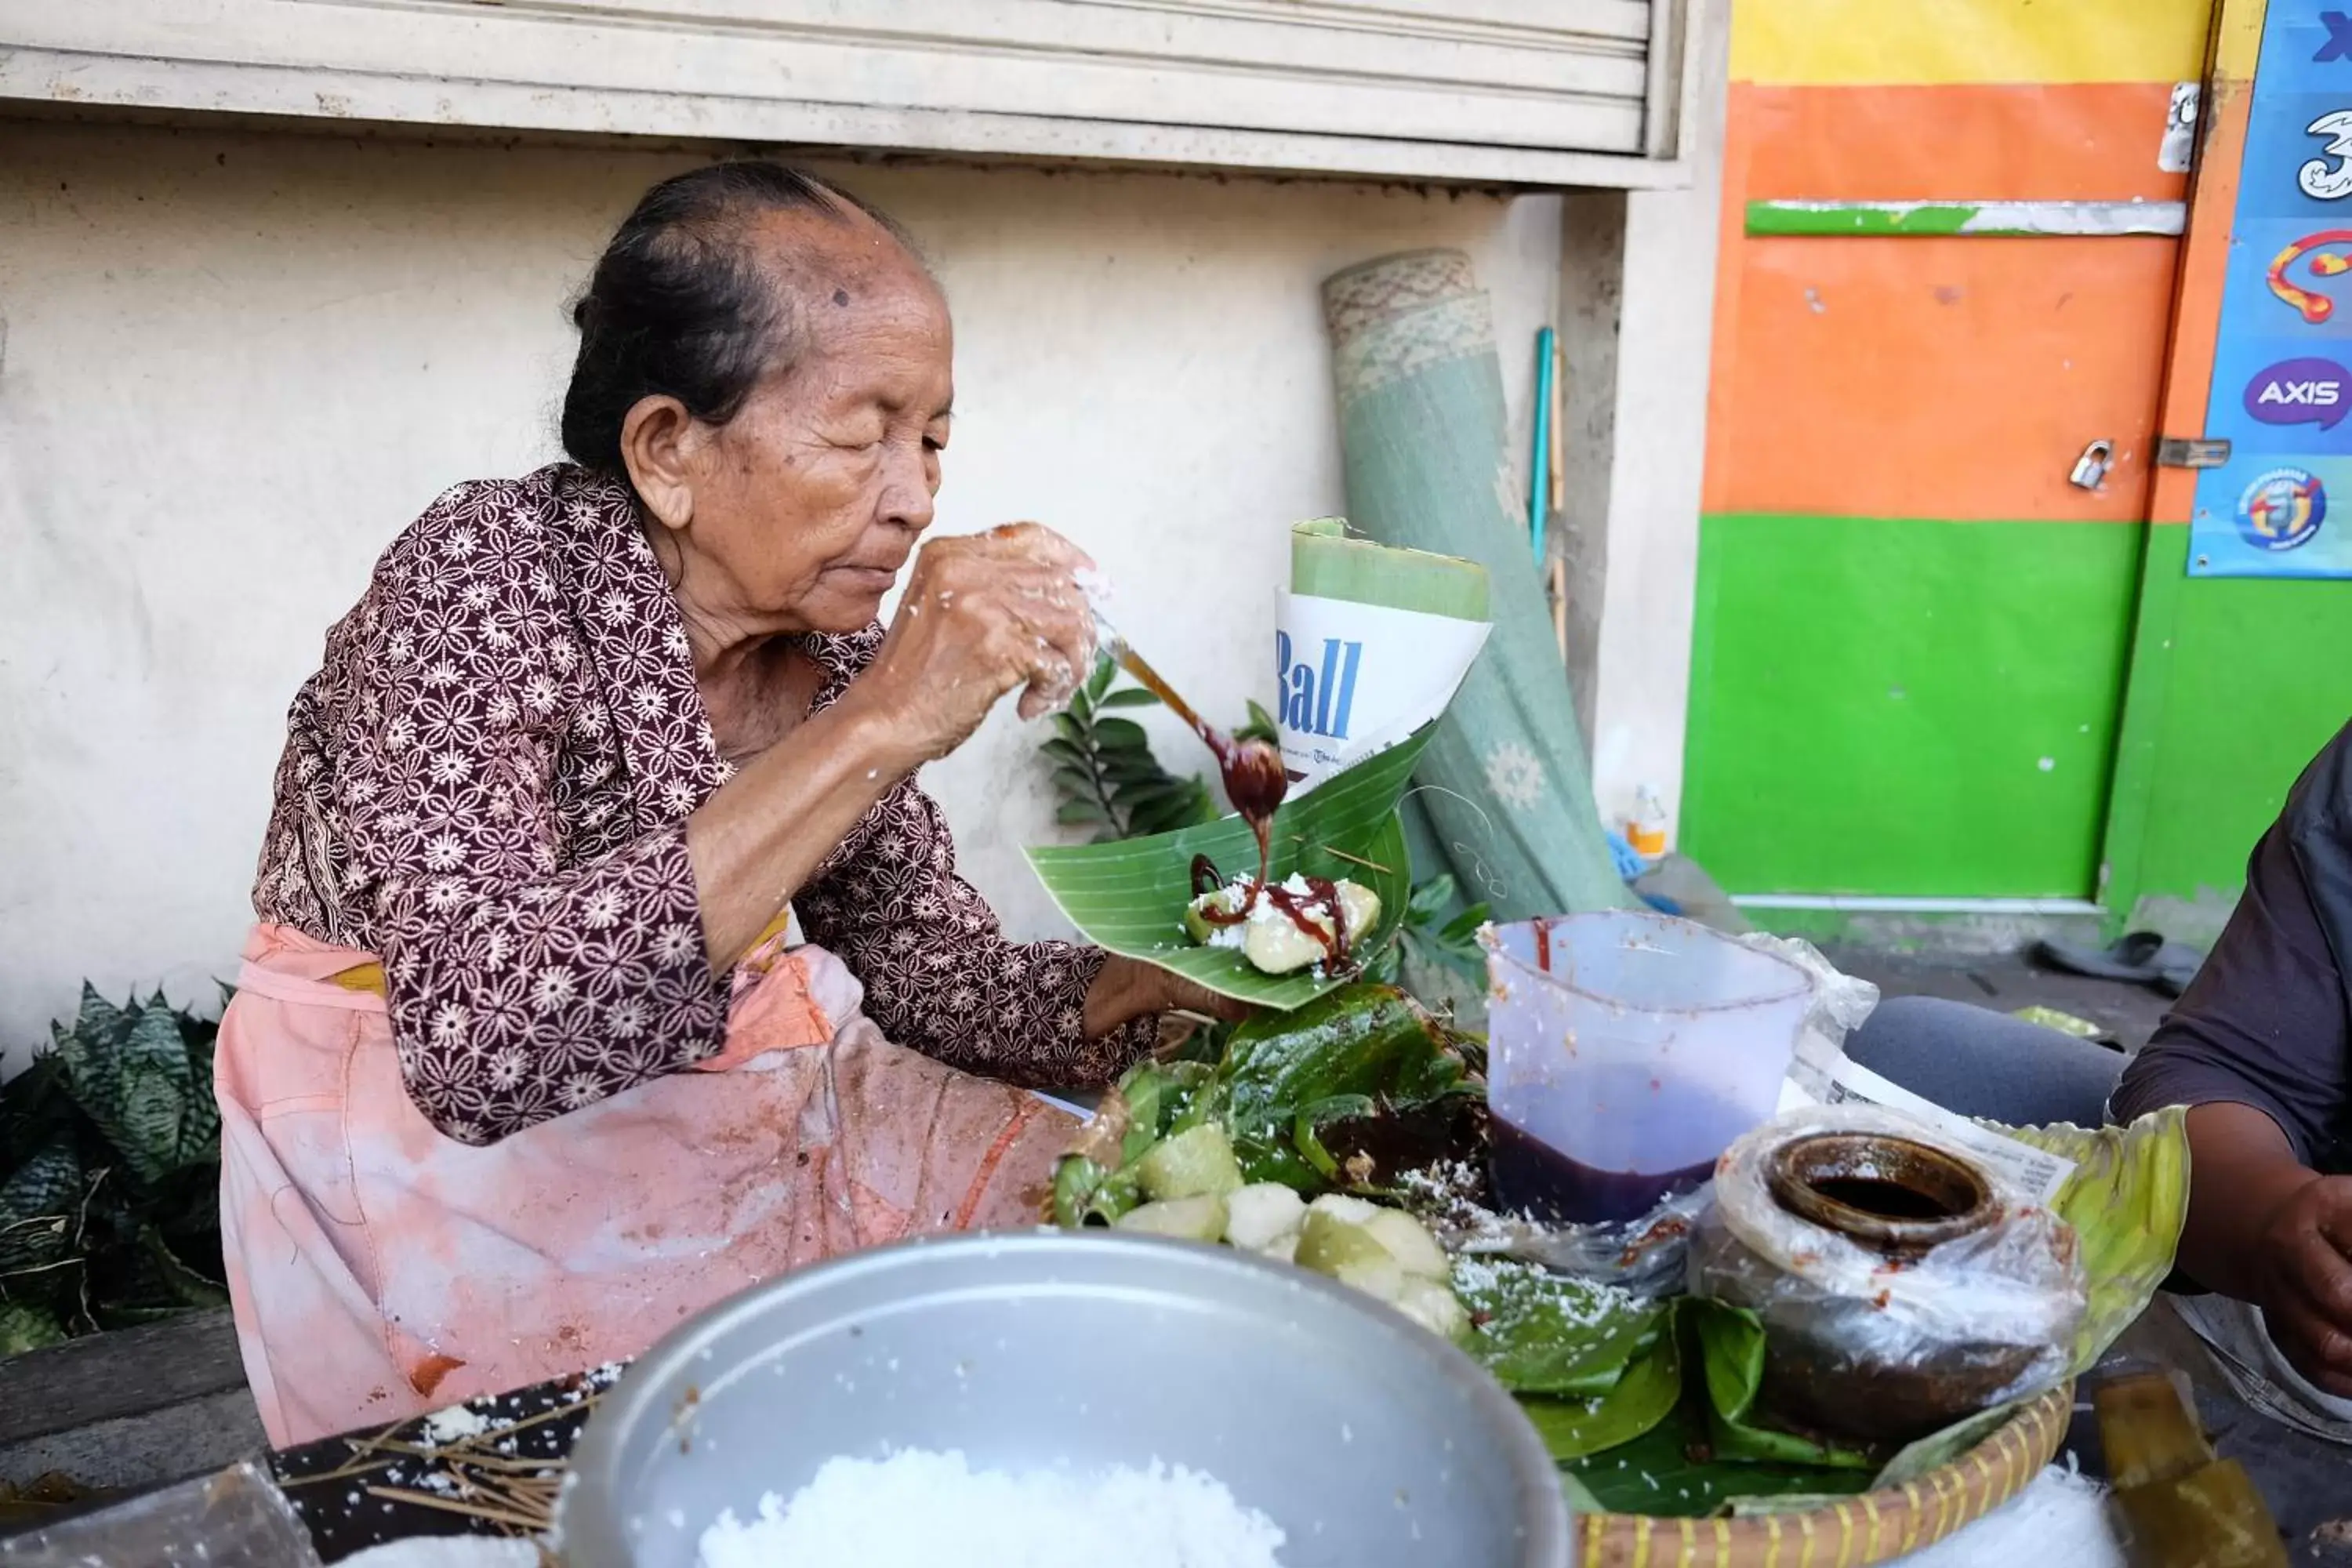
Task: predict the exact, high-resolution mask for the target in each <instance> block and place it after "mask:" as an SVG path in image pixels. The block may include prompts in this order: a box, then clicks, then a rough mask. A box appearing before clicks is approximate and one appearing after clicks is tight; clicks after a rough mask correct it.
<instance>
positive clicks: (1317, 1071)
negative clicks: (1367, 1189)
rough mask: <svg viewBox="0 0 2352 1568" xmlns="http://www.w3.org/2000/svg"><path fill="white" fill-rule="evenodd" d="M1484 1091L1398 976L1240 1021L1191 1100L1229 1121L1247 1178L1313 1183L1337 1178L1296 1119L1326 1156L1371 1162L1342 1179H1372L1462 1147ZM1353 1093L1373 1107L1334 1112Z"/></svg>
mask: <svg viewBox="0 0 2352 1568" xmlns="http://www.w3.org/2000/svg"><path fill="white" fill-rule="evenodd" d="M1484 1099H1485V1089H1484V1087H1483V1086H1482V1085H1481V1084H1480V1083H1479V1081H1478V1079H1476V1078H1475V1077H1474V1076H1473V1075H1472V1074H1471V1072H1470V1070H1469V1066H1468V1064H1467V1063H1466V1062H1465V1061H1464V1059H1463V1057H1462V1053H1461V1051H1460V1050H1459V1048H1458V1047H1457V1046H1456V1043H1455V1040H1454V1033H1453V1031H1452V1030H1450V1029H1448V1028H1447V1027H1446V1026H1444V1025H1443V1024H1441V1023H1440V1022H1438V1020H1437V1019H1435V1018H1434V1017H1433V1016H1430V1014H1429V1013H1428V1012H1427V1011H1426V1010H1424V1009H1423V1007H1422V1005H1420V1004H1419V1003H1417V1002H1415V1001H1414V1000H1413V999H1412V997H1410V996H1408V995H1406V994H1404V993H1403V992H1402V991H1399V990H1397V989H1396V988H1395V987H1393V986H1388V985H1370V984H1354V985H1348V986H1343V987H1341V988H1339V990H1336V991H1332V992H1329V993H1328V994H1325V995H1323V996H1321V997H1319V998H1318V999H1316V1000H1315V1001H1313V1002H1311V1003H1309V1004H1308V1005H1306V1006H1304V1007H1301V1008H1300V1009H1298V1010H1297V1012H1294V1013H1274V1012H1266V1013H1260V1014H1257V1015H1256V1016H1253V1017H1251V1018H1249V1019H1248V1020H1246V1021H1244V1023H1243V1024H1242V1025H1241V1026H1240V1027H1238V1028H1236V1029H1235V1030H1234V1034H1233V1037H1232V1039H1231V1040H1229V1041H1228V1042H1226V1045H1225V1054H1224V1058H1223V1060H1222V1061H1220V1062H1219V1063H1218V1064H1217V1068H1216V1071H1215V1074H1214V1076H1213V1078H1212V1079H1211V1081H1210V1084H1209V1088H1208V1089H1207V1091H1206V1092H1205V1093H1204V1094H1203V1095H1202V1097H1201V1098H1200V1100H1199V1101H1198V1102H1197V1110H1198V1111H1199V1113H1200V1114H1201V1115H1203V1116H1207V1117H1211V1118H1213V1119H1214V1120H1215V1121H1217V1122H1218V1123H1219V1124H1220V1125H1222V1126H1223V1128H1224V1130H1225V1134H1226V1136H1227V1137H1228V1138H1229V1139H1230V1140H1231V1141H1232V1142H1233V1146H1234V1155H1235V1157H1236V1158H1238V1159H1239V1160H1240V1162H1241V1167H1242V1173H1243V1174H1244V1176H1246V1177H1247V1178H1248V1179H1249V1180H1251V1181H1253V1182H1281V1183H1283V1184H1286V1185H1287V1186H1292V1187H1296V1188H1297V1189H1298V1190H1300V1191H1301V1192H1308V1193H1312V1192H1319V1191H1321V1190H1322V1189H1323V1188H1325V1187H1326V1186H1328V1185H1330V1184H1332V1182H1331V1179H1330V1178H1329V1176H1328V1175H1327V1174H1326V1173H1325V1172H1324V1170H1323V1169H1321V1168H1320V1165H1319V1163H1318V1158H1317V1157H1316V1155H1315V1154H1310V1153H1309V1152H1308V1151H1307V1148H1305V1147H1302V1140H1301V1131H1302V1117H1303V1118H1304V1122H1303V1126H1304V1130H1305V1133H1306V1140H1305V1141H1306V1142H1307V1143H1308V1144H1311V1145H1312V1147H1313V1148H1314V1149H1315V1150H1316V1151H1317V1152H1318V1153H1320V1154H1321V1155H1322V1156H1323V1157H1324V1158H1327V1159H1328V1160H1329V1161H1330V1163H1333V1164H1338V1165H1345V1164H1346V1163H1348V1162H1349V1160H1350V1159H1352V1158H1353V1157H1355V1156H1357V1155H1359V1154H1361V1155H1364V1156H1366V1157H1367V1158H1368V1159H1369V1160H1370V1170H1369V1172H1368V1173H1366V1174H1365V1175H1364V1176H1362V1177H1359V1178H1351V1180H1350V1182H1349V1184H1351V1185H1370V1184H1377V1183H1378V1182H1380V1181H1381V1180H1383V1179H1385V1178H1388V1177H1391V1176H1393V1175H1395V1174H1397V1173H1400V1172H1402V1171H1406V1170H1412V1169H1415V1168H1417V1167H1418V1166H1420V1165H1422V1164H1425V1163H1428V1162H1429V1161H1430V1160H1431V1159H1434V1158H1438V1157H1440V1156H1442V1155H1444V1154H1445V1153H1446V1152H1449V1151H1451V1150H1454V1149H1457V1148H1459V1147H1460V1146H1461V1145H1462V1143H1463V1142H1464V1141H1465V1136H1466V1135H1467V1134H1468V1133H1469V1131H1470V1127H1471V1120H1472V1118H1474V1117H1475V1114H1476V1112H1477V1108H1478V1105H1479V1103H1480V1102H1481V1101H1482V1100H1484ZM1349 1101H1352V1102H1354V1103H1355V1104H1357V1105H1359V1106H1360V1105H1361V1104H1363V1103H1365V1102H1369V1103H1370V1106H1371V1107H1372V1110H1371V1113H1370V1115H1369V1116H1367V1115H1362V1114H1357V1115H1352V1116H1346V1117H1341V1118H1335V1117H1333V1116H1332V1115H1331V1114H1329V1113H1330V1112H1332V1111H1333V1110H1335V1109H1336V1108H1337V1107H1338V1106H1339V1104H1340V1102H1349Z"/></svg>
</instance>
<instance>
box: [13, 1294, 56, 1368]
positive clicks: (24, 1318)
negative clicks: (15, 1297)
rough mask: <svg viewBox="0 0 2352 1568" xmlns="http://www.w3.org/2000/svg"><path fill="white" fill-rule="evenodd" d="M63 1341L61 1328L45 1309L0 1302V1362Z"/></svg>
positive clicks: (25, 1304)
mask: <svg viewBox="0 0 2352 1568" xmlns="http://www.w3.org/2000/svg"><path fill="white" fill-rule="evenodd" d="M65 1341H66V1331H65V1325H64V1324H62V1323H60V1322H59V1321H58V1317H57V1314H56V1313H54V1312H52V1311H50V1310H48V1309H47V1307H38V1306H35V1305H34V1304H33V1303H31V1302H29V1301H7V1300H0V1361H5V1360H6V1359H7V1358H8V1357H10V1356H12V1355H22V1354H24V1353H25V1352H26V1351H37V1350H41V1349H43V1348H45V1347H47V1346H49V1345H57V1344H63V1343H64V1342H65Z"/></svg>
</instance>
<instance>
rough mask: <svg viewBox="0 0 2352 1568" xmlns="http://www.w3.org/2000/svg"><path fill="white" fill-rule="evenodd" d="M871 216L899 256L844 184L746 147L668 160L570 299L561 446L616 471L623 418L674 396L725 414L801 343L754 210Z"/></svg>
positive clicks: (786, 284) (881, 219)
mask: <svg viewBox="0 0 2352 1568" xmlns="http://www.w3.org/2000/svg"><path fill="white" fill-rule="evenodd" d="M772 212H805V213H814V214H818V215H820V216H825V217H830V218H833V219H835V220H848V219H851V218H852V217H853V216H856V215H863V216H866V217H868V218H871V219H872V220H873V221H874V222H876V223H877V224H879V225H880V226H882V228H883V229H884V230H885V231H887V233H889V234H890V235H891V236H892V237H894V238H896V239H897V240H898V242H899V244H900V245H901V246H902V247H905V248H906V250H907V252H908V255H909V256H912V255H913V254H914V247H913V246H912V245H911V244H910V243H908V238H907V236H906V234H905V232H904V231H903V230H901V229H900V228H899V226H898V225H897V224H895V223H893V222H891V221H890V219H889V218H887V217H886V216H883V215H882V214H881V213H878V212H877V211H875V210H874V209H873V208H872V207H869V206H867V205H866V204H865V203H863V202H861V201H859V200H857V198H856V197H855V196H852V195H849V194H848V193H846V192H845V191H841V190H837V189H835V187H834V186H832V185H829V184H826V183H825V182H824V181H823V180H820V179H818V178H817V177H816V176H815V175H814V174H803V173H802V172H801V171H799V170H798V169H788V168H786V167H785V166H784V165H782V163H765V162H758V161H751V160H745V161H741V162H735V163H712V164H709V165H708V166H706V167H704V168H700V169H691V170H688V172H687V173H685V174H674V175H672V176H671V177H670V178H668V179H667V180H664V181H663V182H662V183H661V184H657V185H656V186H655V187H654V188H653V189H651V190H649V191H647V192H646V194H645V195H643V196H642V197H640V198H638V201H637V205H636V208H635V211H633V212H631V213H630V214H629V216H627V217H626V218H624V219H623V220H622V222H621V226H620V227H619V228H618V229H615V230H614V234H613V238H612V241H611V243H610V244H608V245H606V246H605V247H604V255H603V256H602V257H600V258H597V261H596V270H595V271H594V272H593V273H592V274H591V275H590V277H589V279H588V286H587V287H586V288H585V289H583V290H582V291H581V294H580V297H579V299H578V300H574V301H573V303H572V325H573V326H576V327H578V328H579V329H580V354H579V357H578V358H577V359H575V360H573V361H572V384H571V385H570V386H569V387H567V388H566V389H565V391H564V394H563V425H562V435H563V449H564V450H565V451H566V452H568V453H570V454H571V455H572V460H573V461H574V462H577V463H579V464H581V465H582V466H583V467H585V468H595V469H600V470H602V471H604V472H605V473H609V474H615V475H621V474H625V473H626V472H627V470H626V468H625V467H624V466H623V464H622V461H621V422H622V421H623V420H624V419H625V418H626V417H627V416H628V412H629V410H630V409H631V408H633V407H635V405H636V404H637V401H638V400H639V399H640V398H646V397H657V396H664V395H667V396H670V397H675V398H677V400H678V401H679V402H680V403H683V404H684V405H686V407H687V411H688V413H690V414H692V415H693V416H695V417H696V418H698V419H702V420H707V421H709V422H710V423H712V424H715V425H723V424H725V423H726V422H727V421H728V420H730V419H732V418H733V417H734V416H735V415H736V413H737V412H738V411H739V410H740V408H741V407H742V406H743V400H744V399H745V398H747V397H749V396H750V395H751V389H752V388H753V387H755V386H756V385H758V384H759V382H760V378H761V376H762V375H764V374H768V373H769V372H770V371H772V370H777V369H782V368H783V367H785V366H788V365H789V364H790V363H792V359H793V354H794V353H796V351H797V349H798V346H799V345H798V343H797V342H796V341H795V340H796V339H797V337H798V335H799V332H798V328H799V321H798V316H799V311H798V309H797V306H798V301H797V300H795V299H794V298H793V282H794V279H791V278H790V277H788V276H779V275H778V272H777V270H776V269H775V268H766V267H762V266H761V264H760V261H759V259H758V258H757V257H755V256H754V255H753V254H752V252H751V247H750V246H749V245H748V244H747V243H746V242H745V238H744V230H745V228H746V226H747V224H748V221H749V220H750V219H751V218H753V217H756V216H759V215H761V214H762V213H772Z"/></svg>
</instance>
